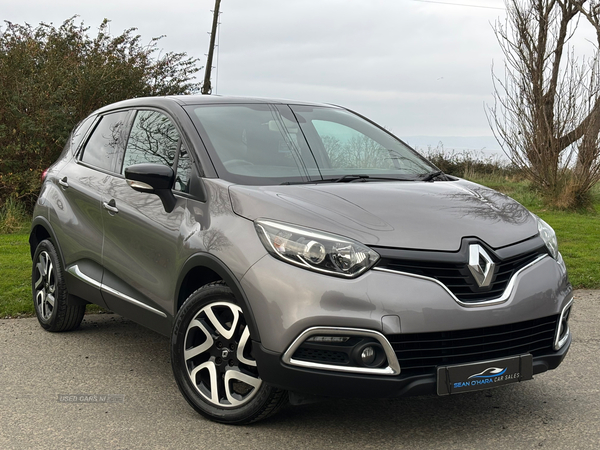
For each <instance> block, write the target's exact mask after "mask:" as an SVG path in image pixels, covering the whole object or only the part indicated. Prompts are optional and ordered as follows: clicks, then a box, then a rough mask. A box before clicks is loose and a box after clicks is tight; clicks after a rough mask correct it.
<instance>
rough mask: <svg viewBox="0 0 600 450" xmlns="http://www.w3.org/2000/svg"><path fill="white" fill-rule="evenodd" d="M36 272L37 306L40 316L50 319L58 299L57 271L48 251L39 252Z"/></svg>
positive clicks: (46, 319)
mask: <svg viewBox="0 0 600 450" xmlns="http://www.w3.org/2000/svg"><path fill="white" fill-rule="evenodd" d="M35 274H36V276H35V279H36V281H35V284H34V287H35V307H36V309H37V310H38V313H39V315H40V317H41V318H42V319H43V320H45V321H48V320H50V317H51V316H52V312H53V311H54V304H55V301H56V297H55V293H56V273H55V269H54V264H52V260H51V259H50V255H49V254H48V252H46V251H43V252H41V253H40V254H39V256H38V261H37V263H36V265H35Z"/></svg>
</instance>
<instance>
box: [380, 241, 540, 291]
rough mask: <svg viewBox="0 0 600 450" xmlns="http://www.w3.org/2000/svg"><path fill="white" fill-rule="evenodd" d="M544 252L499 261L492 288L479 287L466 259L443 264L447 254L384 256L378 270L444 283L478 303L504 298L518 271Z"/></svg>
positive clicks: (534, 252)
mask: <svg viewBox="0 0 600 450" xmlns="http://www.w3.org/2000/svg"><path fill="white" fill-rule="evenodd" d="M544 253H547V251H546V250H545V248H539V249H535V250H533V251H529V252H527V253H523V254H520V255H516V256H513V257H510V258H505V259H503V260H499V259H498V258H496V260H495V261H494V262H495V264H496V268H495V271H494V277H493V278H492V283H491V284H490V286H488V287H486V288H481V287H479V286H478V285H477V283H476V282H475V279H474V278H473V275H471V272H470V270H469V267H468V258H467V257H466V256H465V258H464V260H463V261H462V262H456V261H444V255H443V254H441V253H440V254H438V255H435V256H437V258H438V259H436V260H422V259H404V258H403V259H392V258H386V257H384V258H382V259H381V260H380V261H379V263H378V267H382V268H386V269H390V270H395V271H399V272H408V273H413V274H415V275H422V276H425V277H429V278H434V279H436V280H438V281H439V282H440V283H442V284H444V285H445V286H446V287H447V288H448V289H449V290H450V291H451V292H452V293H453V294H454V295H455V296H456V297H457V298H458V299H459V300H461V301H463V302H465V303H477V302H482V301H487V300H493V299H496V298H499V297H501V296H502V294H503V293H504V291H505V289H506V287H507V286H508V283H509V282H510V279H511V278H512V276H513V275H514V274H515V272H517V271H518V270H519V269H521V268H523V267H525V266H526V265H527V264H529V263H531V262H532V261H534V260H535V259H536V258H537V257H539V256H540V255H541V254H544Z"/></svg>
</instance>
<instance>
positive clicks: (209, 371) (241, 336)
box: [183, 302, 262, 408]
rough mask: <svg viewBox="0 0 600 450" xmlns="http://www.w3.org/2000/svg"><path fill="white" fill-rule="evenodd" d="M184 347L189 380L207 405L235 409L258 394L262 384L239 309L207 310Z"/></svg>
mask: <svg viewBox="0 0 600 450" xmlns="http://www.w3.org/2000/svg"><path fill="white" fill-rule="evenodd" d="M183 345H184V351H183V355H184V360H185V365H186V369H187V374H188V377H189V378H190V380H191V382H192V384H193V386H194V387H195V388H196V390H197V391H198V392H199V393H200V395H201V396H202V397H203V398H204V399H205V400H206V401H207V402H209V403H211V404H213V405H215V406H218V407H221V408H223V407H224V408H232V407H237V406H242V405H244V404H246V403H248V402H249V401H250V400H251V399H252V398H253V397H254V396H255V395H256V393H257V392H258V389H259V388H260V386H261V384H262V380H261V379H260V377H259V376H258V372H257V369H256V361H255V360H254V359H253V358H252V356H251V354H250V352H251V340H250V330H249V329H248V325H247V324H246V322H245V320H244V317H243V313H242V310H241V308H240V307H239V306H237V305H235V304H233V303H229V302H214V303H210V304H208V305H206V306H204V307H203V308H202V309H200V311H198V313H197V314H196V315H195V316H194V317H193V318H192V320H191V321H190V323H189V325H188V327H187V330H186V334H185V339H184V341H183Z"/></svg>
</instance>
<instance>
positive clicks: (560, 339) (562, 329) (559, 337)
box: [554, 299, 573, 350]
mask: <svg viewBox="0 0 600 450" xmlns="http://www.w3.org/2000/svg"><path fill="white" fill-rule="evenodd" d="M571 306H573V299H571V300H569V302H568V303H567V305H566V306H565V307H564V308H563V310H562V312H561V313H560V318H559V319H558V326H557V327H556V336H555V337H554V350H560V349H561V348H563V346H564V345H565V344H566V343H567V341H568V340H569V336H571V329H570V328H569V316H570V315H571Z"/></svg>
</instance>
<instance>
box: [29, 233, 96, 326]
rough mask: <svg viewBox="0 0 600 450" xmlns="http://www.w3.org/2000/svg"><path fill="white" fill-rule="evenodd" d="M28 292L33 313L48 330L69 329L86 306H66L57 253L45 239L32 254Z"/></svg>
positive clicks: (62, 275)
mask: <svg viewBox="0 0 600 450" xmlns="http://www.w3.org/2000/svg"><path fill="white" fill-rule="evenodd" d="M31 291H32V294H33V305H34V308H35V314H36V316H37V318H38V321H39V322H40V325H41V326H42V328H44V329H45V330H47V331H70V330H73V329H75V328H77V327H78V326H79V325H80V324H81V321H82V320H83V315H84V313H85V305H69V302H68V298H69V292H68V291H67V285H66V283H65V276H64V270H63V267H62V264H61V262H60V258H59V257H58V252H57V251H56V248H55V247H54V244H52V242H51V241H49V240H48V239H45V240H43V241H42V242H40V243H39V244H38V246H37V248H36V249H35V253H34V255H33V266H32V269H31Z"/></svg>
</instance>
